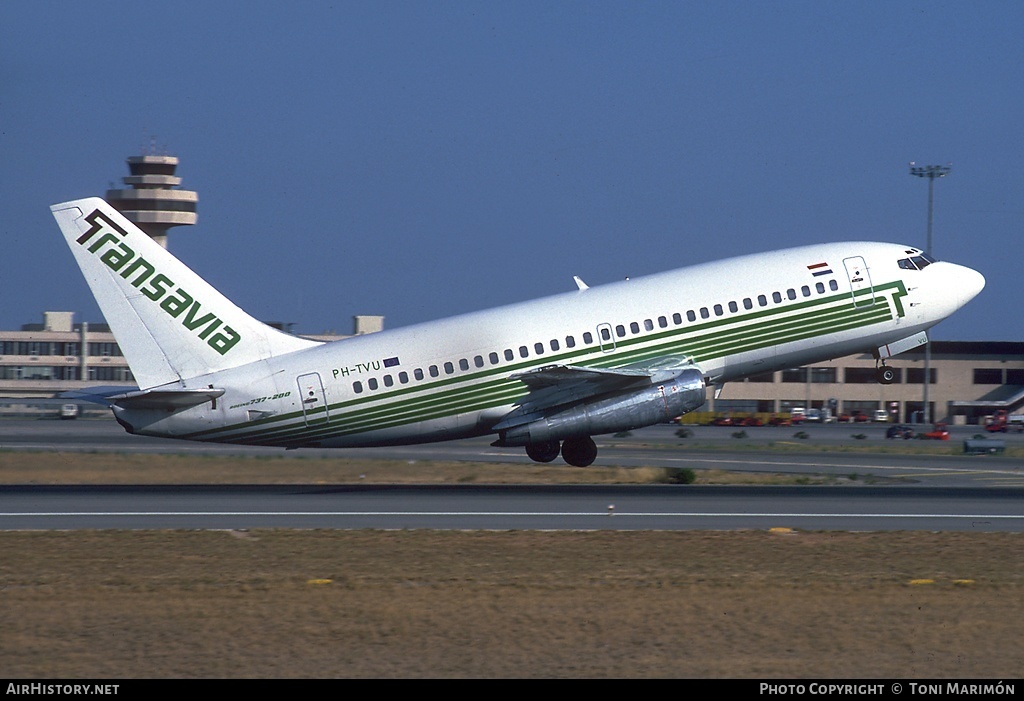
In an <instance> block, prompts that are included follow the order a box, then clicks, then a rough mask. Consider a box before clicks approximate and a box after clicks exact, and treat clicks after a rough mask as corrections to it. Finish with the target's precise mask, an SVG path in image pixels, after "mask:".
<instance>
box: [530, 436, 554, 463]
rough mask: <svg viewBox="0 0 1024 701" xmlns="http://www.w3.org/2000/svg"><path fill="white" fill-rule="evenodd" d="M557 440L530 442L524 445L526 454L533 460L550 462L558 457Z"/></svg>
mask: <svg viewBox="0 0 1024 701" xmlns="http://www.w3.org/2000/svg"><path fill="white" fill-rule="evenodd" d="M559 448H560V446H559V444H558V441H544V442H543V443H530V444H529V445H528V446H526V454H527V455H528V456H529V457H530V460H533V461H534V462H551V461H552V460H554V459H555V458H557V457H558V449H559Z"/></svg>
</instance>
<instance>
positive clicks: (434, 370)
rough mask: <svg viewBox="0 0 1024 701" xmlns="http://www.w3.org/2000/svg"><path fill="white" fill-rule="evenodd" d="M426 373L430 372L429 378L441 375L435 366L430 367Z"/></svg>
mask: <svg viewBox="0 0 1024 701" xmlns="http://www.w3.org/2000/svg"><path fill="white" fill-rule="evenodd" d="M428 371H429V372H430V376H431V377H437V376H438V375H440V374H441V373H440V372H439V371H438V369H437V366H436V365H431V366H430V368H429V370H428Z"/></svg>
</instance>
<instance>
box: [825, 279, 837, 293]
mask: <svg viewBox="0 0 1024 701" xmlns="http://www.w3.org/2000/svg"><path fill="white" fill-rule="evenodd" d="M828 289H830V290H832V291H833V292H835V291H836V290H838V289H839V283H838V282H836V281H835V280H829V281H828Z"/></svg>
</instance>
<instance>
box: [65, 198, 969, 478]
mask: <svg viewBox="0 0 1024 701" xmlns="http://www.w3.org/2000/svg"><path fill="white" fill-rule="evenodd" d="M51 211H52V213H53V215H54V217H55V218H56V220H57V223H58V225H59V226H60V229H61V231H62V233H63V234H64V237H65V239H66V240H67V243H68V246H69V247H70V248H71V251H72V253H73V255H74V257H75V260H76V261H77V263H78V265H79V267H80V268H81V270H82V273H83V275H84V276H85V278H86V280H87V281H88V284H89V287H90V288H91V290H92V293H93V294H94V296H95V297H96V300H97V302H98V303H99V306H100V309H101V311H102V312H103V315H104V316H105V317H106V319H107V321H108V323H109V325H110V328H111V331H112V332H113V333H114V336H115V338H116V339H117V342H118V345H119V346H120V347H121V350H122V352H123V354H124V356H125V358H126V360H127V362H128V365H129V367H130V369H131V371H132V374H133V375H134V377H135V379H136V381H137V382H138V386H139V388H138V389H134V390H130V391H125V390H124V389H123V388H122V389H120V390H118V391H117V393H110V392H108V393H107V394H106V395H105V396H104V397H103V399H104V401H106V402H107V403H108V404H109V405H110V407H111V409H112V411H113V414H114V417H115V418H116V419H117V421H118V422H119V423H120V424H121V426H123V427H124V428H125V430H126V431H128V433H131V434H139V435H147V436H162V437H168V438H179V439H187V440H192V441H211V442H219V443H233V444H246V445H262V446H280V447H284V448H303V447H317V448H328V447H358V446H385V445H400V444H414V443H426V442H432V441H444V440H452V439H460V438H468V437H478V436H485V435H490V436H493V437H494V439H495V440H494V442H493V444H492V445H494V446H498V447H520V448H525V450H526V454H527V455H528V456H529V457H530V459H532V460H534V461H536V462H542V463H546V462H551V461H553V460H555V459H556V458H557V457H558V456H559V455H561V457H562V459H563V460H564V461H565V462H566V463H568V464H569V465H573V466H579V467H584V466H587V465H590V464H591V463H593V462H594V460H595V459H596V457H597V447H596V444H595V443H594V440H593V436H595V435H601V434H606V433H615V432H619V431H626V430H633V429H637V428H641V427H644V426H649V425H653V424H656V423H661V422H664V421H670V420H672V419H674V418H676V417H679V416H681V415H684V414H686V413H688V412H690V411H693V410H695V409H697V408H699V407H700V406H702V405H703V404H704V403H705V400H706V397H707V393H708V388H712V390H713V391H714V393H715V396H716V397H717V396H719V395H720V394H721V392H722V389H723V387H724V385H725V384H726V383H728V382H733V381H736V380H741V379H743V378H744V377H747V376H750V375H754V374H761V373H765V372H770V371H774V370H779V369H784V368H791V367H799V366H802V365H806V364H809V363H814V362H818V361H823V360H828V359H832V358H837V357H841V356H846V355H850V354H853V353H864V352H870V353H872V354H873V355H874V357H875V361H876V368H877V379H878V381H879V382H881V383H883V384H886V383H891V382H892V381H893V379H894V370H893V368H892V367H890V366H889V365H888V364H887V363H886V361H887V360H888V359H889V358H891V357H892V356H895V355H897V354H899V353H901V352H904V351H906V350H909V349H911V348H915V347H917V346H920V345H922V344H924V343H927V340H928V336H927V330H928V329H929V328H930V327H932V326H934V325H935V324H936V323H938V322H940V321H941V320H943V319H945V318H946V317H948V316H949V315H951V314H952V313H953V312H955V311H956V310H958V309H960V308H961V307H963V306H964V305H965V304H967V302H969V301H970V300H971V299H973V298H974V297H975V296H976V295H977V294H978V293H979V292H980V291H981V290H982V288H983V287H984V285H985V279H984V277H983V276H982V275H981V274H980V273H978V272H976V271H974V270H972V269H970V268H967V267H964V266H961V265H956V264H953V263H948V262H940V261H937V260H935V259H934V258H932V257H930V256H929V255H927V254H926V253H925V252H923V251H922V250H921V249H919V248H915V247H913V246H904V245H900V244H892V243H878V242H867V241H860V242H850V243H824V244H820V245H809V246H802V247H796V248H789V249H786V250H780V251H774V252H768V253H757V254H751V255H741V256H738V257H735V258H730V259H728V260H723V261H719V262H712V263H702V264H699V265H692V266H689V267H685V268H681V269H678V270H674V271H670V272H664V273H659V274H653V275H649V276H645V277H634V278H630V279H625V280H622V281H618V282H613V283H609V284H605V285H600V286H596V287H589V286H588V285H587V284H586V283H585V282H583V280H581V279H580V278H579V277H576V278H575V282H576V285H575V289H574V290H571V291H568V292H564V293H561V294H557V295H554V296H550V297H546V298H543V299H538V300H535V301H529V302H522V303H518V304H511V305H508V306H503V307H498V308H496V309H490V310H486V311H478V312H472V313H468V314H462V315H459V316H453V317H450V318H446V319H441V320H439V321H432V322H426V323H420V324H415V325H412V326H407V327H403V328H397V329H393V330H385V331H380V332H376V333H372V334H366V335H361V336H355V337H351V338H345V339H341V340H337V341H332V342H326V343H324V342H320V341H315V340H310V339H305V338H301V337H299V336H295V335H291V334H287V333H284V332H282V331H279V330H277V329H275V328H272V327H270V326H267V325H266V324H263V323H261V322H260V321H258V320H256V319H255V318H253V317H252V316H250V315H249V314H247V313H246V312H244V311H243V310H242V309H240V308H239V307H237V306H235V304H233V303H232V302H231V301H229V300H228V299H227V298H226V297H224V296H223V295H222V294H221V293H219V292H218V291H217V290H215V289H214V288H213V287H212V286H211V285H210V284H208V283H207V282H206V281H205V280H203V279H202V278H200V277H199V276H198V275H197V274H196V273H194V272H193V271H192V270H190V269H189V268H188V267H187V266H186V265H185V264H184V263H182V262H181V261H180V260H178V259H177V258H175V257H174V256H173V255H172V254H171V253H169V252H168V251H167V250H166V249H164V248H162V247H161V246H160V245H158V244H157V243H155V242H154V241H153V240H152V239H151V238H150V237H149V236H147V235H146V234H145V233H144V232H142V231H141V230H140V229H138V227H136V226H135V225H134V224H132V223H131V222H130V221H128V220H127V219H126V218H125V217H124V216H123V215H121V214H120V213H119V212H118V211H117V210H115V209H114V208H113V207H111V206H110V205H109V204H108V203H107V202H105V201H104V200H102V199H100V198H87V199H80V200H74V201H69V202H64V203H61V204H56V205H53V206H52V207H51Z"/></svg>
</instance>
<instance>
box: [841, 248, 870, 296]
mask: <svg viewBox="0 0 1024 701" xmlns="http://www.w3.org/2000/svg"><path fill="white" fill-rule="evenodd" d="M843 266H844V267H845V268H846V276H847V277H848V278H849V279H850V292H851V294H852V295H853V306H855V307H870V306H871V305H872V304H874V303H875V290H874V287H872V285H871V273H870V272H868V264H867V262H866V261H865V260H864V259H863V258H861V257H860V256H853V257H852V258H843Z"/></svg>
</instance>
